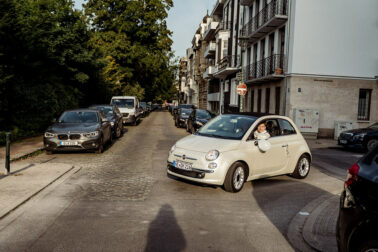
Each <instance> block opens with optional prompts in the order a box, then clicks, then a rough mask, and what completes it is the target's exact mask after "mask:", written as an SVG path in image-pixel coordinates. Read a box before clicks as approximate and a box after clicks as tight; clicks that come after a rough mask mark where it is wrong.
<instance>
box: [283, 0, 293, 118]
mask: <svg viewBox="0 0 378 252" xmlns="http://www.w3.org/2000/svg"><path fill="white" fill-rule="evenodd" d="M287 1H288V3H289V4H288V10H287V11H288V13H287V14H288V17H289V19H288V22H287V38H286V42H287V47H286V48H287V49H286V59H285V61H286V62H285V63H286V67H287V70H288V65H289V52H290V26H291V6H292V0H287ZM288 92H289V87H288V83H287V73H286V76H285V81H284V97H283V101H284V103H283V111H284V114H283V115H284V116H289V114H290V113H286V103H287V98H288V97H289V98H290V96H289V95H287V93H288Z"/></svg>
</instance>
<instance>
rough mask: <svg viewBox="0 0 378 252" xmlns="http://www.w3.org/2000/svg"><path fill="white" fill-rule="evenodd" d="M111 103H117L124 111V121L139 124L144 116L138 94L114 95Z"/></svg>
mask: <svg viewBox="0 0 378 252" xmlns="http://www.w3.org/2000/svg"><path fill="white" fill-rule="evenodd" d="M110 104H111V105H117V106H118V108H119V110H120V111H121V113H122V119H123V123H124V124H126V123H131V124H133V125H137V123H138V121H139V120H140V118H141V116H142V110H141V108H140V104H139V99H138V97H136V96H113V97H112V100H111V102H110Z"/></svg>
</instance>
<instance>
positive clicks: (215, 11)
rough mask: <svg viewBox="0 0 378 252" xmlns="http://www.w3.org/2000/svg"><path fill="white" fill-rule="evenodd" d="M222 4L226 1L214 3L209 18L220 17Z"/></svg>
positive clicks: (219, 0)
mask: <svg viewBox="0 0 378 252" xmlns="http://www.w3.org/2000/svg"><path fill="white" fill-rule="evenodd" d="M224 2H226V0H217V2H216V3H215V5H214V8H213V11H212V12H211V15H210V16H213V15H222V13H223V5H224Z"/></svg>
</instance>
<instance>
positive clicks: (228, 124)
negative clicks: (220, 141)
mask: <svg viewBox="0 0 378 252" xmlns="http://www.w3.org/2000/svg"><path fill="white" fill-rule="evenodd" d="M256 120H257V118H256V117H253V116H243V115H219V116H217V117H215V118H214V119H213V120H211V121H210V122H209V123H207V124H206V125H205V126H203V127H202V128H201V129H200V130H199V131H198V133H197V134H198V135H200V136H209V137H216V138H225V139H235V140H240V139H242V138H243V136H244V135H245V133H246V132H247V131H248V129H249V128H250V127H251V125H252V124H253V123H254V122H255V121H256Z"/></svg>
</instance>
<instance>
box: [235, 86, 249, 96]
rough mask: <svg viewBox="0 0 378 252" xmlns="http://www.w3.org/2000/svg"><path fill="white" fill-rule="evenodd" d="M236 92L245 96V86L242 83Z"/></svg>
mask: <svg viewBox="0 0 378 252" xmlns="http://www.w3.org/2000/svg"><path fill="white" fill-rule="evenodd" d="M237 91H238V94H239V95H246V94H247V85H245V84H244V83H240V84H239V85H238V87H237Z"/></svg>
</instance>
